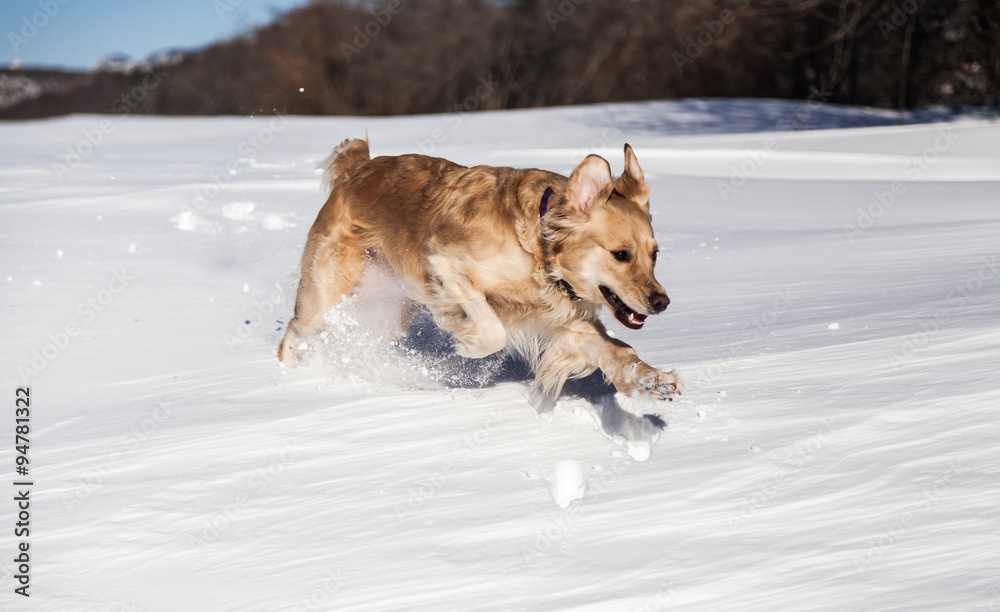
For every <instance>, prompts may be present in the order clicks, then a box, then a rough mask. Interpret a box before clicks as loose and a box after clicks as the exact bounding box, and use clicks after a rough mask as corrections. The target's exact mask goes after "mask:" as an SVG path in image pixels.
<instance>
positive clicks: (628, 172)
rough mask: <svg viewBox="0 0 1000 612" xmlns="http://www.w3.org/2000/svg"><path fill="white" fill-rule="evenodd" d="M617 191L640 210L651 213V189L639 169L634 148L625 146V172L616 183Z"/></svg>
mask: <svg viewBox="0 0 1000 612" xmlns="http://www.w3.org/2000/svg"><path fill="white" fill-rule="evenodd" d="M615 190H616V191H617V192H618V193H619V194H621V195H622V196H623V197H624V198H625V199H627V200H631V201H632V202H635V203H636V204H637V205H638V206H639V208H641V209H643V210H645V211H647V212H649V187H647V186H646V178H645V177H644V176H643V174H642V168H640V167H639V160H638V159H636V157H635V152H634V151H633V150H632V147H630V146H629V145H627V144H626V145H625V172H623V173H622V175H621V176H620V177H618V180H616V181H615Z"/></svg>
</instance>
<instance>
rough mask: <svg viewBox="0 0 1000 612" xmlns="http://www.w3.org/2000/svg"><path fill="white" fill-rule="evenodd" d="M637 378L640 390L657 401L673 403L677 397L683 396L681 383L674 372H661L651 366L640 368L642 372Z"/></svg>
mask: <svg viewBox="0 0 1000 612" xmlns="http://www.w3.org/2000/svg"><path fill="white" fill-rule="evenodd" d="M643 365H645V364H643ZM641 370H646V371H641ZM636 378H637V379H638V383H639V388H640V389H642V390H643V391H645V392H646V393H649V394H650V395H652V396H653V397H655V398H656V399H661V400H664V399H665V400H670V401H673V399H674V396H675V395H681V381H680V380H679V379H678V378H677V374H676V373H674V371H673V370H671V371H670V372H661V371H660V370H657V369H656V368H653V367H650V366H645V368H641V366H640V371H638V372H636Z"/></svg>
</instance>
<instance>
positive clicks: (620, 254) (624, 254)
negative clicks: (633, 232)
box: [611, 251, 629, 261]
mask: <svg viewBox="0 0 1000 612" xmlns="http://www.w3.org/2000/svg"><path fill="white" fill-rule="evenodd" d="M611 254H612V255H614V256H615V259H617V260H618V261H628V260H629V253H628V251H611Z"/></svg>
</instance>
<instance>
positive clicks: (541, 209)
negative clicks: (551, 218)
mask: <svg viewBox="0 0 1000 612" xmlns="http://www.w3.org/2000/svg"><path fill="white" fill-rule="evenodd" d="M551 196H552V188H551V187H546V188H545V193H543V194H542V203H541V204H539V205H538V216H539V217H544V216H545V213H546V212H547V211H548V210H549V198H550V197H551Z"/></svg>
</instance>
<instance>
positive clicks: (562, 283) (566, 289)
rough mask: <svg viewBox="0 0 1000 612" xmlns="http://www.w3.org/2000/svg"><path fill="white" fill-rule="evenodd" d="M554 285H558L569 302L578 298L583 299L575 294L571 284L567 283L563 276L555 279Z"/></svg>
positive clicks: (577, 300)
mask: <svg viewBox="0 0 1000 612" xmlns="http://www.w3.org/2000/svg"><path fill="white" fill-rule="evenodd" d="M556 287H558V288H559V290H560V291H562V292H563V293H564V294H566V297H568V298H569V301H571V302H579V301H580V300H582V299H583V298H582V297H580V296H578V295H577V294H576V291H573V285H570V284H569V283H567V282H566V279H564V278H560V279H559V280H557V281H556Z"/></svg>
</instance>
